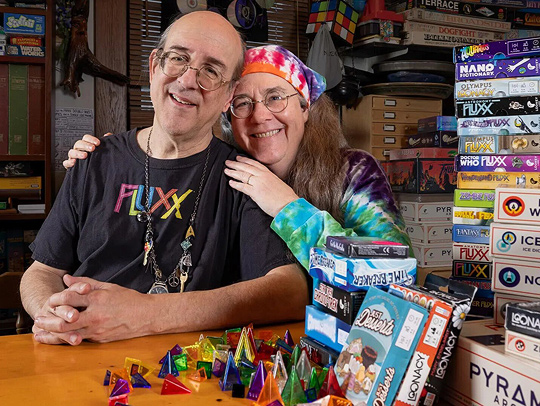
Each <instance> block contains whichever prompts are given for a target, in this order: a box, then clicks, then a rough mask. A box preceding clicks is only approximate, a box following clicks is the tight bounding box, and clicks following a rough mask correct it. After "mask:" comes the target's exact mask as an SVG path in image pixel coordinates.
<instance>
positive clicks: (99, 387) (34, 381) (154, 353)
mask: <svg viewBox="0 0 540 406" xmlns="http://www.w3.org/2000/svg"><path fill="white" fill-rule="evenodd" d="M265 329H271V330H273V331H274V332H275V333H276V334H278V335H279V336H281V337H283V335H284V334H285V331H286V330H287V329H289V330H290V331H291V333H292V337H293V339H294V341H295V343H298V341H299V338H300V337H301V336H302V335H304V323H303V322H300V323H294V324H286V325H276V326H271V327H268V328H265ZM201 333H203V334H204V335H210V336H217V335H221V334H223V331H217V332H216V331H213V332H211V331H203V332H196V333H185V334H168V335H160V336H152V337H142V338H135V339H132V340H125V341H117V342H113V343H107V344H94V343H87V342H84V343H82V344H81V345H79V346H77V347H71V346H67V345H44V344H38V343H36V342H35V341H34V340H33V338H32V335H31V334H23V335H18V336H4V337H0V405H2V406H13V405H28V406H30V405H36V406H38V405H39V406H47V405H55V406H61V405H69V406H84V405H92V406H96V405H98V406H99V405H107V402H108V397H107V396H108V393H107V387H105V386H103V378H104V376H105V371H106V370H107V369H109V370H115V369H120V368H123V366H124V359H125V358H126V357H132V358H136V359H139V360H141V361H143V362H145V363H148V364H149V365H152V366H155V367H156V371H154V372H153V373H152V375H151V376H149V377H148V381H149V382H150V384H151V385H152V388H151V389H143V388H135V389H134V391H133V392H132V393H131V395H130V396H129V404H130V405H133V406H143V405H174V404H182V405H188V406H189V405H206V404H219V405H223V406H225V405H249V404H251V403H252V402H251V401H248V400H246V399H237V398H233V397H232V395H231V392H230V391H229V392H222V391H221V390H220V388H219V385H218V379H217V378H215V377H213V378H212V379H209V380H207V381H204V382H201V383H200V384H199V389H198V390H197V389H196V388H195V386H194V384H193V382H192V381H190V380H189V379H187V378H186V377H185V373H182V374H181V375H180V377H179V378H180V380H181V381H182V382H184V383H185V384H186V386H188V387H189V388H191V389H193V393H191V394H189V395H167V396H161V394H160V393H161V385H162V382H163V379H160V378H158V377H157V374H158V373H159V364H158V362H159V360H160V359H161V357H162V356H163V355H164V354H166V353H167V350H169V349H170V348H171V347H173V346H174V345H175V344H177V343H178V344H180V346H185V345H190V344H193V343H195V342H196V341H198V339H199V336H200V334H201ZM256 333H257V329H255V334H256ZM246 394H247V390H246Z"/></svg>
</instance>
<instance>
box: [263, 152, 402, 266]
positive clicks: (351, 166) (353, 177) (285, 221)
mask: <svg viewBox="0 0 540 406" xmlns="http://www.w3.org/2000/svg"><path fill="white" fill-rule="evenodd" d="M344 165H346V168H345V171H346V172H345V173H346V176H345V181H344V185H343V190H344V192H343V196H342V199H341V210H342V211H343V218H344V225H341V224H340V223H339V222H338V221H336V220H335V219H334V218H333V217H332V216H331V215H330V214H329V213H328V212H326V211H323V210H319V209H318V208H316V207H315V206H313V205H312V204H311V203H309V202H307V201H306V200H305V199H297V200H295V201H293V202H291V203H289V204H288V205H287V206H285V207H284V208H283V209H282V210H281V211H280V212H279V213H278V215H277V216H276V217H275V218H274V221H273V222H272V229H273V230H274V231H275V232H276V233H277V234H278V235H279V236H280V237H281V238H282V239H283V240H284V241H285V242H286V243H287V246H288V247H289V249H290V250H291V251H292V253H293V254H294V255H295V256H296V258H297V259H298V261H300V263H301V264H302V265H303V266H304V267H305V268H306V269H308V268H309V250H310V249H311V247H323V246H324V244H325V243H326V237H327V236H329V235H341V236H368V237H377V238H383V239H386V240H390V241H396V242H400V243H403V244H407V245H409V246H410V245H411V240H410V239H409V236H408V235H407V233H406V231H405V223H404V221H403V217H402V216H401V214H400V212H399V210H398V208H397V206H396V204H395V202H394V198H393V196H392V191H391V189H390V185H389V183H388V180H387V178H386V175H385V174H384V172H383V170H382V168H381V166H380V165H379V163H378V161H377V160H376V159H375V158H373V156H371V155H370V154H368V153H367V152H365V151H361V150H347V151H345V153H344ZM410 252H411V255H412V249H411V250H410Z"/></svg>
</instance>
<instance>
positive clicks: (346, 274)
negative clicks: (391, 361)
mask: <svg viewBox="0 0 540 406" xmlns="http://www.w3.org/2000/svg"><path fill="white" fill-rule="evenodd" d="M309 274H310V275H311V276H312V277H313V298H312V305H310V306H307V307H306V327H305V332H306V335H307V336H308V337H307V338H305V339H304V338H302V341H303V342H307V343H308V344H309V345H310V346H311V347H314V348H317V346H319V347H320V344H323V345H324V346H326V347H325V348H323V349H324V350H325V352H326V353H328V354H330V356H328V357H326V358H327V359H329V360H330V359H331V358H334V359H333V360H334V362H335V356H337V355H338V354H339V352H340V351H341V349H342V347H343V345H344V344H345V341H346V339H347V336H348V334H349V331H350V329H351V325H352V324H353V321H354V319H355V318H356V315H357V313H358V309H359V308H360V305H361V304H362V301H363V300H364V297H365V295H366V291H367V290H368V288H369V287H370V286H378V287H381V288H384V289H388V286H389V285H390V284H391V283H395V284H400V285H411V284H413V283H414V282H415V279H416V260H415V259H414V258H409V247H408V246H407V245H403V244H400V243H393V242H389V241H384V240H378V239H373V238H366V237H327V240H326V248H312V249H311V254H310V265H309ZM306 340H307V341H306ZM304 346H305V345H304ZM332 355H334V357H332ZM325 363H326V362H323V364H325Z"/></svg>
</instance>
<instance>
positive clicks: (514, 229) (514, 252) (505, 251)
mask: <svg viewBox="0 0 540 406" xmlns="http://www.w3.org/2000/svg"><path fill="white" fill-rule="evenodd" d="M489 246H490V253H491V255H492V256H493V257H501V258H506V259H511V260H514V259H522V260H527V261H535V262H538V261H540V227H537V226H526V225H521V224H505V223H491V237H490V244H489Z"/></svg>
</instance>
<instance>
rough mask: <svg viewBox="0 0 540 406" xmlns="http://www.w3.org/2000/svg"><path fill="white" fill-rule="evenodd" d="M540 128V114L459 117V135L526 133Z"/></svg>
mask: <svg viewBox="0 0 540 406" xmlns="http://www.w3.org/2000/svg"><path fill="white" fill-rule="evenodd" d="M539 130H540V114H531V115H512V116H498V117H476V118H459V119H458V130H457V132H458V135H459V136H463V135H526V134H535V133H537V132H539Z"/></svg>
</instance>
